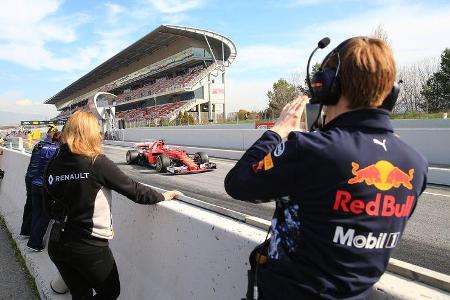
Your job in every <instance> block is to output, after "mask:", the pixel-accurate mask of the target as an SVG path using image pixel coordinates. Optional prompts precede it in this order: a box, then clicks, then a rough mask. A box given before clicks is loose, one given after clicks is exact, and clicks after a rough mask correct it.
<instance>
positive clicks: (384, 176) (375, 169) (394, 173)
mask: <svg viewBox="0 0 450 300" xmlns="http://www.w3.org/2000/svg"><path fill="white" fill-rule="evenodd" d="M352 174H353V175H354V177H352V178H350V179H349V180H348V183H349V184H356V183H363V182H364V183H366V184H367V185H374V186H375V187H376V188H377V189H379V190H381V191H387V190H390V189H392V188H399V187H400V186H402V185H403V186H404V187H405V188H407V189H408V190H411V189H412V188H413V185H412V183H411V182H412V180H413V177H414V169H410V170H409V171H408V173H406V172H403V171H402V170H401V169H400V168H398V167H396V166H394V165H393V164H392V163H390V162H388V161H386V160H380V161H378V162H376V163H375V164H372V165H370V166H367V167H365V168H360V165H359V164H358V163H355V162H352Z"/></svg>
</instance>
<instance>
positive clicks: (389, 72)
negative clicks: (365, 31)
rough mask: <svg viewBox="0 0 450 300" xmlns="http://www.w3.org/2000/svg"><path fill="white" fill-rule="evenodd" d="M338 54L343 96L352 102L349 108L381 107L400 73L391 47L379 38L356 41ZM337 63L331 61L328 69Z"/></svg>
mask: <svg viewBox="0 0 450 300" xmlns="http://www.w3.org/2000/svg"><path fill="white" fill-rule="evenodd" d="M339 53H340V60H341V66H340V71H339V73H340V86H341V94H342V95H343V96H345V97H346V98H347V99H348V100H349V102H350V104H349V108H351V109H354V108H361V107H378V106H380V105H381V104H382V103H383V100H384V99H385V98H386V96H387V95H388V94H389V92H390V91H391V89H392V87H393V85H394V81H395V77H396V73H397V69H396V66H395V61H394V57H393V54H392V51H391V49H390V48H389V46H388V45H387V44H386V43H385V42H383V41H382V40H381V39H378V38H369V37H355V38H352V39H351V40H350V41H349V42H348V43H347V44H346V45H345V46H344V47H343V49H342V50H341V51H340V52H339ZM336 63H337V60H336V57H332V58H330V59H329V61H328V62H325V65H329V66H334V67H335V64H336Z"/></svg>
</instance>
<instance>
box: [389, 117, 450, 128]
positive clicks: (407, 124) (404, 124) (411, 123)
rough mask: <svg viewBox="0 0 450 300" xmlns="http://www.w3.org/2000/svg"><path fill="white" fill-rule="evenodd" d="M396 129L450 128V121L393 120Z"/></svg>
mask: <svg viewBox="0 0 450 300" xmlns="http://www.w3.org/2000/svg"><path fill="white" fill-rule="evenodd" d="M391 122H392V126H394V128H395V129H399V128H450V119H411V120H408V119H405V120H401V119H395V120H391Z"/></svg>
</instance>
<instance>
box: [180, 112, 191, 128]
mask: <svg viewBox="0 0 450 300" xmlns="http://www.w3.org/2000/svg"><path fill="white" fill-rule="evenodd" d="M194 123H195V119H194V117H193V116H191V115H190V114H189V113H188V112H187V111H185V112H184V113H182V112H181V111H180V112H179V113H178V117H177V124H179V125H189V124H190V125H192V124H194Z"/></svg>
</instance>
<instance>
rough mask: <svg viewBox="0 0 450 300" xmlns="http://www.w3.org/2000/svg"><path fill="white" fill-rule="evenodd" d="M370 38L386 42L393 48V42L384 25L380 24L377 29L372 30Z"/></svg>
mask: <svg viewBox="0 0 450 300" xmlns="http://www.w3.org/2000/svg"><path fill="white" fill-rule="evenodd" d="M370 36H371V37H375V38H379V39H380V40H382V41H384V42H385V43H386V44H387V45H388V46H389V47H390V46H391V40H390V39H389V36H388V34H387V31H386V30H385V29H384V26H383V24H378V26H377V28H375V29H374V30H372V33H371V34H370Z"/></svg>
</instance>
